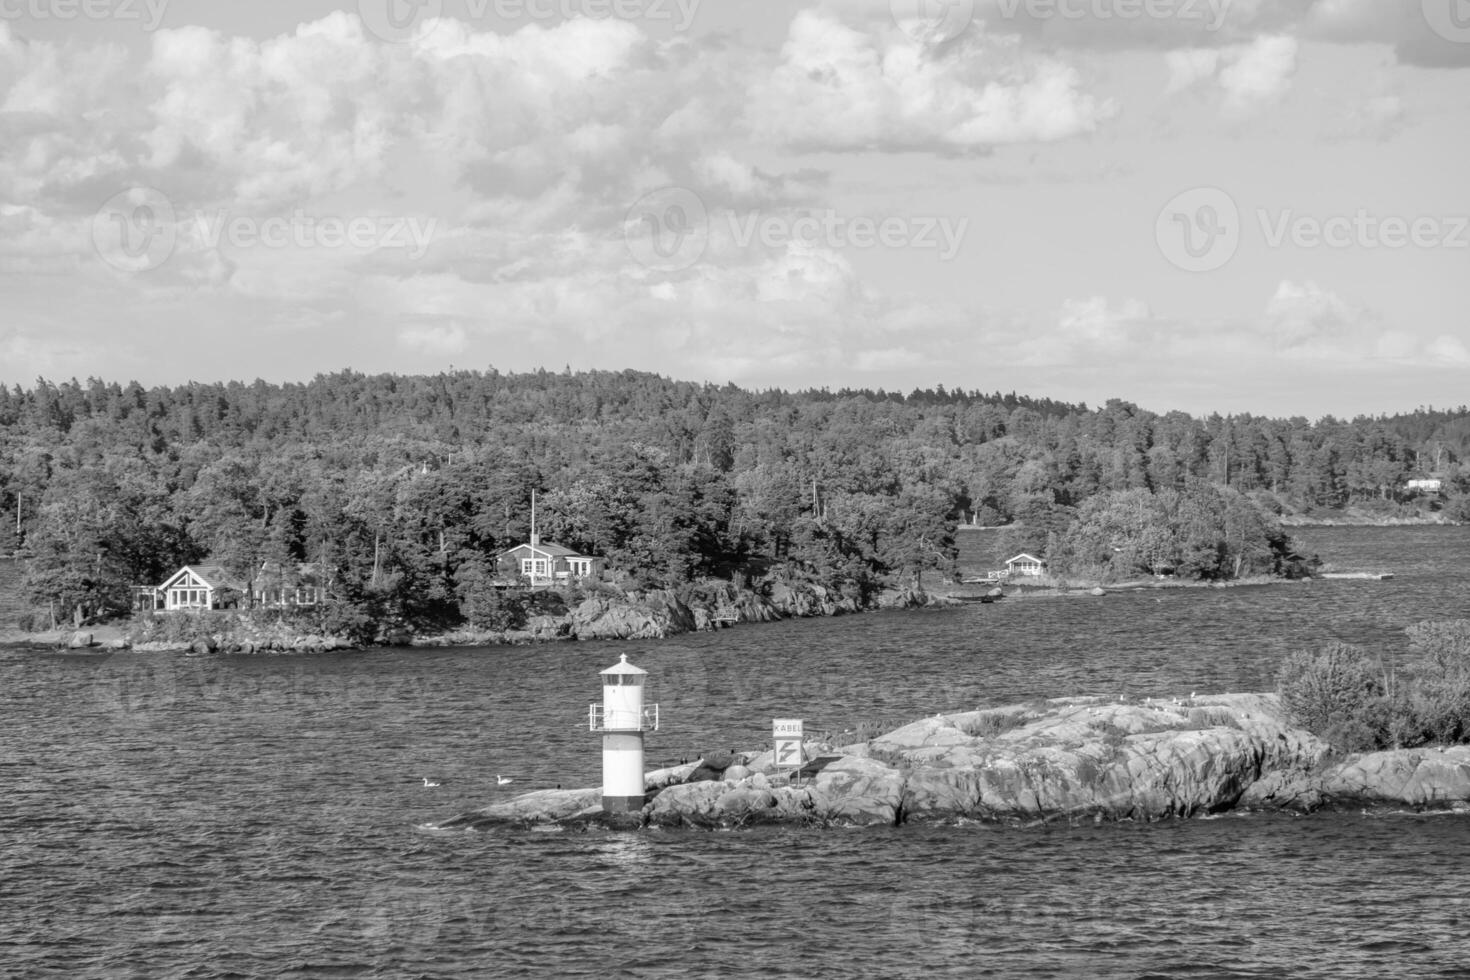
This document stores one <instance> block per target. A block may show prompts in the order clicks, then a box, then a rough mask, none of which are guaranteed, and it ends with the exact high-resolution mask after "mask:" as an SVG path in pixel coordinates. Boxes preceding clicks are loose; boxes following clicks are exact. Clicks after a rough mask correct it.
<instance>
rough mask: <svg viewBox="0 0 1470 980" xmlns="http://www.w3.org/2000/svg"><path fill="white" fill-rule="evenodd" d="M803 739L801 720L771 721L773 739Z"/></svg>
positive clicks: (783, 719) (778, 719)
mask: <svg viewBox="0 0 1470 980" xmlns="http://www.w3.org/2000/svg"><path fill="white" fill-rule="evenodd" d="M793 736H794V737H796V738H801V719H800V718H774V719H772V720H771V737H772V738H791V737H793Z"/></svg>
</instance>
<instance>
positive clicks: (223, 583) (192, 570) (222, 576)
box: [159, 563, 242, 589]
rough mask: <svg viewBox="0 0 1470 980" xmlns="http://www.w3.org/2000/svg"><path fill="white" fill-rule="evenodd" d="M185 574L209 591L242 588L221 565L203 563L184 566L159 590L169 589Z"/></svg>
mask: <svg viewBox="0 0 1470 980" xmlns="http://www.w3.org/2000/svg"><path fill="white" fill-rule="evenodd" d="M186 574H188V575H193V576H194V577H195V578H196V579H198V580H199V581H201V582H203V583H204V584H205V585H206V586H207V587H209V588H211V589H239V588H242V586H241V585H240V583H239V582H238V581H237V580H236V579H235V577H234V576H233V575H231V574H230V573H229V572H227V571H225V569H224V566H223V565H216V564H213V563H203V564H199V565H185V566H184V567H183V568H181V569H179V570H178V571H177V572H174V573H173V574H172V575H170V576H169V577H168V578H167V579H166V580H165V581H164V583H163V584H162V585H160V586H159V588H160V589H167V588H169V587H170V586H172V585H173V584H174V583H175V582H177V581H178V580H179V579H181V578H182V577H183V576H184V575H186Z"/></svg>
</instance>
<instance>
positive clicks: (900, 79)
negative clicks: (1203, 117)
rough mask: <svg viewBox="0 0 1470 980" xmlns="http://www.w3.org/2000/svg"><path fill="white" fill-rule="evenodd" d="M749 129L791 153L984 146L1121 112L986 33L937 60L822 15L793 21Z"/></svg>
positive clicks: (1088, 127) (757, 93)
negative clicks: (790, 149) (798, 150)
mask: <svg viewBox="0 0 1470 980" xmlns="http://www.w3.org/2000/svg"><path fill="white" fill-rule="evenodd" d="M751 91H752V99H751V104H752V110H751V117H752V125H753V127H754V129H755V131H756V132H757V133H758V134H759V135H763V136H766V137H768V138H770V139H773V140H775V141H776V142H778V143H784V144H787V145H790V146H793V147H798V148H807V149H826V150H864V149H879V150H905V149H951V150H953V149H971V150H977V149H985V148H987V147H990V146H995V145H998V144H1008V143H1029V142H1042V141H1050V140H1058V139H1065V138H1067V137H1071V136H1077V135H1081V134H1084V133H1088V132H1091V131H1093V130H1094V129H1095V128H1096V127H1097V126H1098V124H1099V123H1100V122H1102V121H1103V120H1105V119H1107V118H1109V117H1110V116H1111V115H1112V114H1113V112H1114V111H1115V107H1114V106H1113V105H1112V104H1111V103H1109V102H1107V101H1105V100H1098V99H1095V98H1094V97H1093V96H1091V95H1089V94H1087V93H1086V92H1084V91H1083V90H1082V80H1081V77H1080V75H1079V74H1078V73H1077V71H1076V70H1075V69H1073V68H1071V67H1070V66H1068V65H1065V64H1062V63H1060V62H1058V61H1055V60H1053V59H1049V58H1036V57H1030V56H1025V55H1023V54H1022V53H1021V52H1020V51H1018V50H1016V49H1015V48H1014V46H1011V45H1006V44H1005V43H1004V42H1003V41H1000V40H997V39H992V38H987V37H984V36H983V35H973V34H967V35H965V38H964V42H963V43H961V44H958V45H957V46H956V47H954V48H953V49H946V50H944V51H941V52H936V51H933V50H930V49H928V48H926V47H925V46H924V45H921V44H919V43H918V42H917V41H914V40H913V39H912V38H910V37H909V36H908V35H907V34H904V33H903V32H902V31H899V30H897V29H896V28H895V27H894V26H893V25H892V24H891V23H890V24H889V25H888V28H887V29H886V30H885V29H878V28H875V29H873V30H871V31H863V30H858V29H855V28H852V27H849V26H847V25H846V24H844V23H842V21H841V20H839V19H838V18H837V17H836V16H835V15H833V14H830V13H826V12H822V11H814V10H806V11H802V12H800V13H798V14H797V15H796V16H795V17H794V18H793V19H792V21H791V25H790V31H789V34H788V36H787V39H786V43H785V45H784V46H783V47H782V49H781V61H780V64H779V65H777V66H776V68H775V69H774V71H772V72H771V73H770V75H769V77H767V78H763V79H760V80H758V81H757V82H755V83H753V85H752V89H751Z"/></svg>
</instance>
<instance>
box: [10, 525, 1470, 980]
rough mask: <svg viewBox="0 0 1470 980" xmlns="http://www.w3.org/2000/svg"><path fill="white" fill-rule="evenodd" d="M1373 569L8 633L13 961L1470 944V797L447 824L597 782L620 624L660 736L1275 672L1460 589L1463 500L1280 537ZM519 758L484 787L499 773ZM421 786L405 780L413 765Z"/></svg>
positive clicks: (1349, 950)
mask: <svg viewBox="0 0 1470 980" xmlns="http://www.w3.org/2000/svg"><path fill="white" fill-rule="evenodd" d="M1298 537H1299V538H1300V539H1301V541H1302V543H1303V545H1304V546H1305V547H1306V548H1307V549H1308V550H1312V551H1317V552H1320V553H1321V554H1322V555H1323V556H1324V558H1327V559H1329V560H1330V561H1332V562H1333V563H1334V564H1335V565H1336V566H1338V567H1339V568H1341V569H1344V570H1367V571H1387V572H1393V573H1394V575H1395V576H1396V577H1395V578H1394V579H1393V580H1391V581H1387V582H1357V581H1333V582H1314V583H1310V584H1303V585H1282V586H1274V587H1266V588H1249V589H1245V588H1243V589H1192V590H1178V591H1168V592H1163V593H1157V594H1155V593H1139V594H1115V595H1110V596H1107V597H1105V598H1103V599H1091V598H1066V599H1041V598H1033V599H1021V600H1015V601H1013V600H1007V601H1006V602H1003V603H999V604H996V605H989V606H970V607H965V608H960V609H955V610H947V611H931V612H913V613H885V614H870V615H864V616H854V617H847V618H840V619H835V620H809V621H802V622H792V623H782V624H775V625H771V626H754V627H744V628H740V629H735V630H730V631H726V632H722V633H719V634H711V635H702V636H695V637H683V638H679V639H677V640H673V641H667V642H664V643H649V644H614V643H588V644H573V645H562V646H554V647H543V648H519V649H496V650H455V651H413V650H383V651H372V652H368V653H364V654H353V655H342V656H318V657H309V658H284V657H282V658H271V657H252V658H183V657H173V656H161V655H141V654H121V655H117V656H110V657H109V656H95V655H93V656H88V655H56V654H37V653H33V652H30V653H28V652H23V651H18V650H4V651H0V711H3V715H0V976H3V977H68V978H71V977H118V978H121V977H277V976H285V977H356V976H384V977H389V976H425V977H520V976H568V977H576V976H597V977H641V976H651V977H663V976H667V977H683V976H709V977H743V976H750V977H787V976H789V977H848V976H852V977H859V976H861V977H942V976H966V977H968V976H1000V977H1011V976H1015V977H1022V976H1024V977H1149V976H1156V977H1323V978H1328V977H1332V978H1337V977H1385V976H1403V977H1409V976H1426V977H1451V976H1455V977H1467V976H1470V892H1467V888H1466V885H1465V881H1466V873H1467V871H1470V816H1464V815H1437V816H1430V815H1420V814H1413V813H1391V812H1378V813H1371V814H1370V813H1335V814H1317V815H1313V816H1311V817H1306V818H1291V817H1285V816H1249V817H1237V816H1226V817H1221V818H1218V819H1209V820H1190V821H1180V822H1171V823H1164V824H1155V825H1148V826H1134V825H1128V824H1124V825H1108V826H1102V827H1093V826H1087V827H1067V826H1060V825H1055V826H1047V827H1038V828H1031V829H1014V828H996V827H990V826H981V825H965V826H958V827H956V826H943V827H916V826H909V827H904V828H900V829H891V828H876V829H865V830H829V831H815V830H794V829H766V830H755V831H741V832H734V833H702V832H700V833H696V832H641V833H612V832H605V831H594V832H589V833H577V832H560V833H539V832H530V831H526V832H520V831H516V832H497V833H475V832H472V833H438V832H432V831H428V830H424V829H422V828H421V825H422V824H424V823H425V822H427V821H430V820H435V819H439V818H442V817H446V816H449V815H452V814H454V813H456V812H459V811H461V810H464V809H468V808H471V807H474V806H478V805H483V804H484V803H486V802H487V801H489V800H492V799H493V798H495V797H496V796H497V794H505V793H509V792H511V791H521V790H524V789H532V788H540V787H550V786H554V785H557V784H561V785H564V786H583V785H596V784H597V782H598V780H599V772H598V769H599V765H600V761H599V760H600V757H599V748H598V743H597V741H596V739H595V737H594V736H592V735H590V734H589V733H588V732H587V731H586V727H587V725H586V712H587V704H588V702H590V701H593V700H596V699H597V698H598V697H599V696H600V689H599V687H598V679H597V676H596V675H597V672H598V671H599V670H601V669H602V668H604V667H606V666H609V665H610V664H612V663H613V662H615V661H616V660H617V656H618V654H619V653H625V652H626V653H628V654H629V656H630V658H631V659H633V660H634V661H635V662H636V663H638V664H639V665H640V666H643V667H645V668H647V669H648V670H649V671H650V672H651V675H652V686H653V689H654V690H653V693H654V696H655V697H656V699H657V700H658V701H659V702H660V703H661V707H662V717H663V722H664V730H663V731H662V732H660V733H659V734H657V735H655V736H652V737H651V739H650V749H649V754H650V763H651V764H652V763H653V762H657V761H659V760H661V759H679V758H683V757H691V756H694V755H697V754H698V753H699V752H700V751H702V750H703V749H705V748H716V747H750V746H753V745H755V744H757V743H759V742H760V741H761V739H762V738H764V737H765V735H766V734H767V733H768V731H769V723H770V718H771V717H773V716H776V715H782V716H786V715H790V716H799V717H803V718H805V719H806V723H807V729H808V731H814V730H821V729H830V730H832V731H841V730H843V729H845V728H848V727H851V726H853V725H856V724H858V723H861V722H864V721H872V720H874V719H891V720H892V721H893V722H894V723H898V722H901V721H905V720H911V719H912V718H914V717H918V716H921V715H924V714H928V713H932V712H934V711H938V710H960V709H968V708H973V707H975V706H977V705H989V704H1002V703H1006V702H1011V701H1017V700H1026V699H1030V698H1034V697H1048V696H1056V695H1062V694H1079V693H1096V694H1105V695H1113V694H1119V693H1126V694H1127V695H1129V696H1130V697H1141V696H1144V695H1168V694H1187V693H1189V692H1190V691H1199V692H1202V693H1203V692H1207V691H1211V692H1212V691H1225V690H1236V691H1239V690H1258V689H1264V688H1267V687H1269V686H1270V685H1271V676H1272V673H1273V671H1274V669H1275V665H1276V663H1277V661H1278V660H1279V659H1280V657H1281V656H1282V655H1283V654H1284V653H1286V652H1288V651H1289V650H1292V649H1295V648H1297V647H1301V646H1309V645H1312V644H1315V643H1318V642H1321V641H1322V640H1325V639H1329V638H1341V639H1347V640H1351V641H1353V642H1360V643H1365V644H1368V645H1371V646H1375V647H1378V648H1381V649H1383V650H1385V651H1387V652H1389V653H1390V654H1394V653H1397V652H1401V651H1402V647H1403V638H1402V629H1403V627H1404V626H1406V625H1408V624H1410V623H1413V622H1417V621H1419V620H1421V619H1426V618H1450V617H1454V618H1470V589H1467V588H1466V585H1465V581H1464V576H1465V573H1466V565H1467V560H1470V529H1467V528H1409V529H1341V530H1311V531H1303V532H1299V535H1298ZM497 774H504V775H507V776H510V777H513V778H514V780H515V782H514V783H512V784H511V785H510V786H508V787H502V788H497V787H496V786H495V778H494V777H495V776H496V775H497ZM424 776H431V777H433V778H434V779H435V780H438V781H441V782H442V783H443V785H442V786H441V787H439V788H437V789H425V788H424V787H423V784H422V777H424Z"/></svg>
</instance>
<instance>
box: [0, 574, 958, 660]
mask: <svg viewBox="0 0 1470 980" xmlns="http://www.w3.org/2000/svg"><path fill="white" fill-rule="evenodd" d="M957 604H958V602H957V600H954V599H950V598H948V597H946V596H942V595H936V594H933V593H928V592H924V591H921V590H918V589H885V590H883V591H882V592H879V593H877V594H876V595H875V596H873V597H872V600H871V601H870V602H868V603H867V604H864V603H862V602H860V601H859V600H858V599H857V598H855V597H853V596H851V595H848V594H846V593H843V592H840V591H838V590H836V589H831V588H828V587H826V586H822V585H818V584H816V583H805V582H803V583H794V584H793V583H784V582H779V583H774V584H771V585H769V586H767V587H765V588H763V589H762V590H761V591H755V590H752V589H748V588H740V587H738V586H736V585H734V584H731V583H727V582H719V583H704V584H703V585H702V587H700V588H699V589H697V590H696V593H695V594H694V595H691V596H689V597H688V598H681V597H680V596H679V595H677V594H676V593H674V592H673V591H670V590H664V589H651V590H646V591H635V592H628V593H621V594H598V595H593V596H589V597H587V598H584V599H582V600H581V601H580V602H578V603H576V604H575V605H573V606H571V607H566V606H565V604H562V607H561V611H560V612H558V613H556V614H553V615H538V616H533V617H531V618H530V619H529V620H528V621H527V623H526V627H525V628H524V629H519V630H472V629H461V630H454V631H451V632H447V633H436V634H428V635H425V634H417V633H414V632H412V631H410V630H407V629H399V630H388V631H385V632H384V634H383V635H382V636H381V637H380V640H379V643H378V644H377V645H381V646H414V647H459V646H503V645H516V644H527V643H545V642H555V641H559V640H649V639H663V638H666V637H669V636H676V635H678V634H681V633H695V632H703V631H709V630H716V629H722V628H725V627H728V626H735V625H738V624H741V623H769V622H775V621H777V620H782V619H796V618H807V617H816V616H840V615H846V614H850V613H859V612H865V611H869V610H872V609H913V608H921V607H926V606H951V605H957ZM132 634H133V631H132V630H130V628H129V626H128V625H127V624H123V625H108V626H100V627H88V628H86V629H81V630H53V631H49V632H45V633H5V634H0V643H3V644H6V645H20V646H35V647H49V648H57V647H60V648H66V649H72V650H81V649H92V648H101V649H107V650H130V649H131V650H137V651H142V652H155V653H162V652H190V653H198V654H204V653H247V654H250V653H321V652H326V651H332V650H348V649H359V648H360V646H359V644H356V643H354V642H352V641H351V640H349V639H347V638H345V637H341V636H330V635H319V634H301V633H296V632H293V631H291V630H289V629H284V628H270V629H262V628H259V627H255V626H250V625H246V624H238V626H237V628H235V629H232V630H230V631H228V632H219V631H217V632H213V633H210V634H208V635H206V636H203V637H198V638H191V639H179V640H149V641H139V640H137V639H136V638H135V636H134V635H132Z"/></svg>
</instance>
